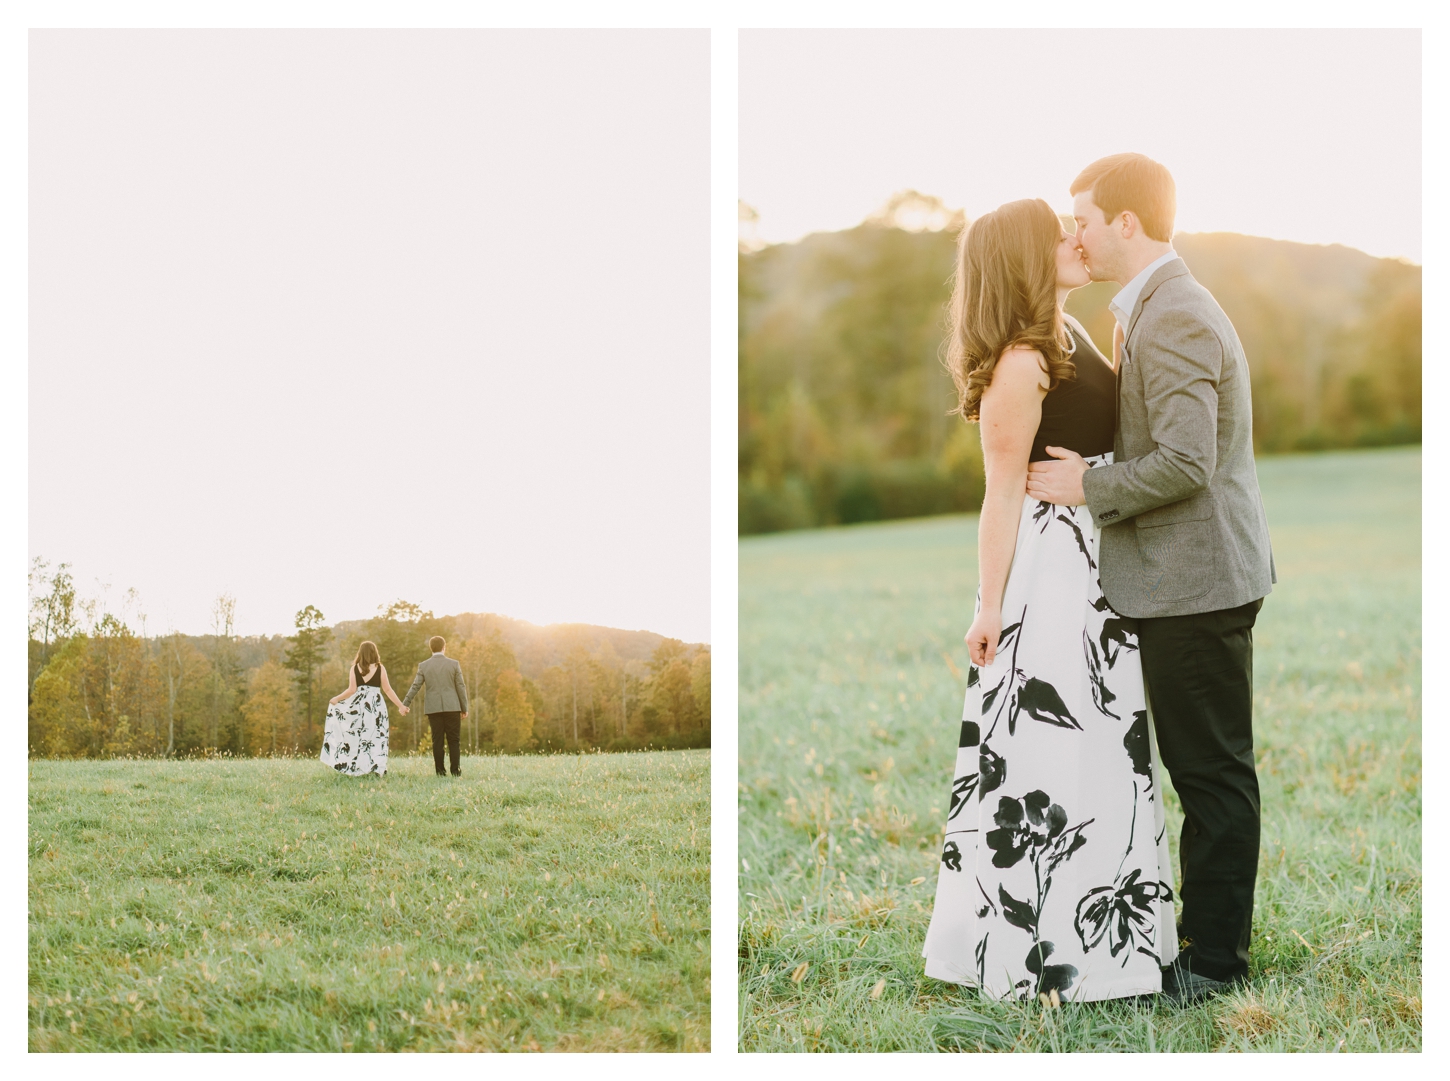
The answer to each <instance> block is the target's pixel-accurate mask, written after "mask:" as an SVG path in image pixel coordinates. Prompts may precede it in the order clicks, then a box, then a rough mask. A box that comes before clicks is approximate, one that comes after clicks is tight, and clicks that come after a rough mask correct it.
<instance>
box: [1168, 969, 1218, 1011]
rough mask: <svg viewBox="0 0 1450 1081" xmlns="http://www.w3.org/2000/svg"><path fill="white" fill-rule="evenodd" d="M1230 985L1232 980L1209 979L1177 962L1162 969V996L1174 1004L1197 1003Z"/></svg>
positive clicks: (1187, 1004) (1192, 1004) (1190, 1004)
mask: <svg viewBox="0 0 1450 1081" xmlns="http://www.w3.org/2000/svg"><path fill="white" fill-rule="evenodd" d="M1232 986H1233V982H1232V981H1226V980H1213V979H1209V977H1207V976H1200V975H1198V974H1197V973H1196V972H1194V971H1192V970H1191V969H1189V968H1186V967H1184V966H1182V965H1178V964H1173V965H1169V966H1168V967H1167V968H1165V969H1164V970H1163V997H1164V998H1165V999H1167V1000H1168V1001H1169V1002H1171V1003H1173V1005H1175V1006H1194V1005H1197V1004H1198V1003H1200V1002H1203V1001H1204V1000H1205V999H1209V998H1212V997H1213V996H1214V995H1218V994H1222V993H1223V992H1224V991H1227V990H1229V989H1230V988H1231V987H1232Z"/></svg>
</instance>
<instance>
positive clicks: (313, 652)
mask: <svg viewBox="0 0 1450 1081" xmlns="http://www.w3.org/2000/svg"><path fill="white" fill-rule="evenodd" d="M324 618H325V617H324V616H323V614H322V613H321V612H319V611H318V610H317V609H316V608H314V607H313V606H312V605H310V604H309V605H308V606H307V607H306V608H304V609H302V611H300V612H298V613H297V618H296V620H295V621H294V624H293V625H294V626H295V627H296V628H297V633H296V634H294V635H293V636H292V637H291V638H288V639H287V641H288V642H289V643H290V645H289V646H288V648H287V659H286V660H284V661H283V662H282V666H283V667H284V668H288V669H291V671H292V672H293V681H294V682H295V683H296V684H297V690H298V697H299V698H300V699H301V700H302V701H303V703H304V704H305V705H304V708H305V709H306V711H307V712H306V714H305V716H304V718H303V727H304V730H309V729H310V728H311V726H312V718H313V712H312V703H313V687H314V684H315V682H316V681H315V679H314V678H313V677H314V675H315V673H316V672H317V668H318V666H319V665H320V664H321V663H322V661H323V646H325V645H326V644H327V641H328V639H330V638H331V637H332V631H331V630H330V629H329V628H328V627H327V626H326V625H325V624H324V622H323V620H324ZM290 716H291V715H290V714H289V718H290ZM296 746H297V733H296V730H295V729H294V728H293V727H292V726H291V725H290V724H289V725H288V732H287V749H288V750H292V749H294V748H295V747H296Z"/></svg>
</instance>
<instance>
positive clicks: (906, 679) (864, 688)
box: [739, 448, 1421, 1051]
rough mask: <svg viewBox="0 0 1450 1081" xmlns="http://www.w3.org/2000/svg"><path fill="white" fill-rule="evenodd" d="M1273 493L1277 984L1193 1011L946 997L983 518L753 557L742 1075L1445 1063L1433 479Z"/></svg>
mask: <svg viewBox="0 0 1450 1081" xmlns="http://www.w3.org/2000/svg"><path fill="white" fill-rule="evenodd" d="M1259 475H1260V479H1261V482H1262V485H1263V491H1264V500H1265V503H1266V506H1267V509H1268V515H1269V524H1270V528H1271V530H1272V532H1273V539H1274V551H1275V556H1276V560H1277V565H1278V573H1279V584H1278V586H1277V587H1276V588H1275V590H1274V593H1273V594H1272V596H1270V597H1269V599H1268V600H1267V601H1266V602H1265V605H1264V608H1263V612H1262V613H1261V615H1260V617H1259V623H1258V629H1257V631H1256V634H1255V644H1256V651H1255V732H1256V749H1257V755H1258V767H1259V780H1260V785H1261V790H1262V797H1263V808H1264V827H1263V845H1262V861H1261V866H1260V871H1259V886H1258V897H1257V908H1256V918H1255V924H1254V939H1253V945H1252V973H1251V975H1252V982H1251V985H1250V986H1249V987H1248V988H1246V989H1244V990H1241V991H1236V992H1235V993H1233V994H1230V995H1227V996H1225V997H1223V998H1220V999H1217V1000H1213V1001H1211V1002H1209V1003H1208V1004H1206V1005H1203V1006H1199V1007H1194V1008H1188V1009H1175V1008H1173V1007H1171V1006H1168V1005H1166V1004H1157V1003H1138V1002H1117V1003H1101V1004H1091V1005H1082V1006H1071V1005H1069V1006H1068V1007H1066V1008H1064V1009H1061V1010H1045V1009H1042V1008H1041V1007H1039V1006H1037V1005H1035V1004H1034V1005H1031V1006H1026V1005H1019V1004H1015V1003H998V1002H993V1001H988V1000H982V999H978V998H977V997H976V996H975V995H974V994H973V993H972V992H970V991H967V990H964V989H962V988H959V987H956V986H954V985H950V984H944V983H939V982H937V981H934V980H929V979H927V978H926V977H925V976H924V975H923V974H922V960H921V944H922V940H923V938H924V936H925V934H926V927H927V922H928V919H929V917H930V908H931V903H932V899H933V896H934V889H935V883H936V874H937V857H938V852H939V846H940V844H941V834H940V830H941V828H942V820H943V812H944V809H945V808H946V806H947V797H948V790H949V787H950V782H951V770H952V765H953V757H954V754H955V748H956V743H957V735H958V728H959V723H958V721H959V718H960V716H961V701H962V692H963V689H964V686H965V669H966V667H967V663H968V662H967V657H966V651H965V647H964V646H963V644H962V634H963V633H964V632H965V630H966V628H967V626H968V624H969V623H970V622H971V615H972V600H973V597H974V595H975V588H976V543H975V542H976V519H975V518H974V517H965V516H960V517H948V518H934V519H924V520H917V521H910V522H898V523H888V524H881V525H869V526H857V527H850V528H843V529H833V530H820V531H812V532H802V533H794V534H779V535H775V536H768V537H759V538H751V539H747V540H743V541H742V542H741V544H740V658H741V660H740V672H741V676H740V680H741V688H740V695H741V699H740V700H741V706H740V812H741V813H740V854H741V857H742V860H741V866H740V869H739V870H740V884H741V885H740V888H741V894H742V896H741V927H740V931H739V935H740V939H739V942H740V981H741V982H740V990H739V994H740V1010H741V1012H740V1016H741V1023H740V1025H741V1027H740V1033H739V1044H740V1047H741V1048H742V1049H743V1050H750V1051H785V1050H797V1051H850V1050H870V1051H893V1050H908V1051H929V1050H933V1049H936V1050H1004V1051H1005V1050H1021V1051H1049V1050H1050V1051H1084V1050H1101V1051H1135V1050H1141V1051H1150V1050H1157V1051H1212V1050H1246V1051H1247V1050H1260V1051H1281V1050H1305V1051H1336V1050H1339V1051H1391V1050H1397V1051H1414V1050H1418V1049H1419V1048H1420V1039H1421V1015H1420V942H1421V937H1420V912H1421V897H1420V660H1421V657H1420V453H1419V450H1418V448H1415V449H1393V450H1378V451H1362V452H1349V453H1334V454H1323V455H1315V456H1293V457H1281V458H1268V459H1263V460H1261V461H1260V462H1259ZM1165 802H1166V803H1167V805H1168V808H1169V814H1170V820H1169V836H1170V837H1171V838H1174V839H1175V853H1174V858H1175V862H1176V859H1177V853H1176V838H1177V831H1178V828H1179V824H1180V823H1181V821H1182V815H1181V811H1180V810H1179V808H1178V805H1177V801H1176V798H1175V797H1174V796H1173V794H1172V793H1171V791H1170V792H1169V793H1168V794H1167V799H1166V801H1165Z"/></svg>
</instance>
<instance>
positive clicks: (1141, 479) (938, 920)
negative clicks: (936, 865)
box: [922, 154, 1275, 1003]
mask: <svg viewBox="0 0 1450 1081" xmlns="http://www.w3.org/2000/svg"><path fill="white" fill-rule="evenodd" d="M1070 191H1071V194H1072V195H1073V196H1074V204H1073V214H1074V217H1075V219H1076V224H1077V228H1076V232H1075V234H1072V233H1068V232H1066V231H1065V230H1064V229H1063V227H1062V223H1061V221H1060V220H1059V219H1058V217H1057V216H1056V215H1055V214H1054V213H1053V212H1052V210H1051V208H1050V207H1049V206H1048V205H1047V203H1045V202H1043V201H1042V200H1040V199H1026V200H1022V201H1019V202H1015V203H1008V204H1006V205H1005V206H1002V207H1000V208H998V209H997V210H996V211H994V212H992V213H990V214H986V215H984V216H983V217H981V218H979V219H977V220H976V221H974V222H973V223H972V224H971V226H970V227H969V228H968V229H967V230H965V232H964V233H963V236H962V238H961V242H960V247H959V259H958V265H957V272H956V282H955V291H954V295H953V298H952V307H951V316H952V334H951V338H950V341H949V343H948V359H949V363H950V366H951V369H952V375H953V378H954V380H955V382H956V385H957V390H958V394H959V398H960V412H961V413H962V415H963V417H964V418H966V419H968V420H975V421H978V422H979V423H980V426H981V435H982V450H983V456H984V460H985V464H986V475H987V490H986V497H985V499H984V501H983V504H982V516H981V522H980V535H979V540H978V555H979V561H980V575H979V582H980V585H979V589H978V593H977V608H976V616H975V618H974V620H973V622H972V626H971V629H970V630H969V631H968V632H967V636H966V637H967V645H968V647H969V649H970V652H971V661H972V664H971V668H970V670H969V672H968V677H967V695H966V704H965V706H964V709H963V714H962V728H961V740H960V745H959V749H958V751H957V765H956V775H955V780H954V781H953V782H952V792H951V803H950V809H949V810H948V812H947V821H946V827H945V834H946V836H945V839H944V842H943V847H942V856H941V869H940V874H939V878H938V881H937V891H936V907H935V909H934V911H933V914H932V919H931V926H930V928H929V930H928V931H927V936H926V943H925V945H924V947H923V950H922V954H923V956H924V957H925V958H926V974H927V975H928V976H932V977H934V978H936V979H940V980H945V981H948V982H952V983H960V984H967V985H969V986H973V987H976V988H978V989H979V990H980V991H981V993H983V994H985V995H989V996H991V997H993V998H1006V997H1016V998H1022V999H1031V998H1033V997H1036V996H1039V995H1040V996H1043V997H1044V998H1046V1000H1047V1001H1049V1002H1052V1003H1056V1002H1058V1001H1061V1000H1070V1001H1079V1002H1083V1001H1091V1000H1096V999H1109V998H1122V997H1127V996H1136V995H1145V994H1154V993H1158V992H1162V993H1163V994H1165V995H1166V996H1167V997H1169V998H1170V999H1172V1000H1173V1001H1175V1002H1179V1003H1188V1002H1193V1001H1197V1000H1199V999H1201V998H1203V997H1205V996H1207V995H1211V994H1214V993H1216V992H1218V991H1220V990H1222V989H1224V988H1225V987H1226V986H1228V985H1230V984H1233V983H1236V982H1238V981H1241V980H1243V979H1245V978H1246V977H1247V974H1248V958H1249V954H1248V949H1249V929H1250V925H1251V923H1252V919H1253V906H1254V880H1255V876H1256V873H1257V869H1258V856H1259V789H1258V779H1257V776H1256V774H1255V772H1254V756H1253V731H1252V702H1253V692H1252V677H1253V626H1254V619H1255V617H1256V616H1257V614H1258V611H1259V608H1260V606H1261V605H1262V604H1263V598H1264V596H1265V595H1267V594H1268V593H1269V591H1270V589H1271V586H1272V583H1273V582H1274V581H1275V574H1274V564H1273V557H1272V555H1271V553H1270V549H1269V529H1268V522H1267V520H1266V519H1265V516H1264V509H1263V504H1262V501H1261V499H1260V496H1259V486H1258V478H1257V475H1256V473H1255V471H1254V458H1253V442H1252V422H1251V416H1250V401H1249V369H1248V364H1247V362H1246V360H1245V359H1244V353H1243V348H1242V346H1241V345H1240V344H1239V339H1238V335H1237V334H1236V333H1235V332H1234V328H1233V325H1232V324H1231V323H1230V322H1229V319H1228V317H1227V316H1226V315H1225V314H1224V312H1223V310H1222V309H1221V308H1220V307H1219V306H1218V304H1217V303H1216V302H1215V301H1214V299H1213V297H1212V296H1211V295H1210V294H1209V292H1208V291H1207V290H1206V289H1204V288H1203V286H1201V285H1199V284H1198V282H1196V281H1195V280H1194V279H1193V276H1192V275H1191V274H1189V272H1188V268H1187V267H1186V266H1185V265H1184V263H1183V260H1182V259H1180V258H1179V257H1178V256H1177V254H1176V253H1175V252H1174V251H1173V248H1172V245H1171V243H1170V241H1171V238H1172V236H1173V216H1174V211H1175V189H1174V184H1173V178H1172V176H1170V175H1169V173H1168V170H1167V169H1165V168H1164V167H1163V166H1162V165H1160V164H1158V163H1157V162H1154V161H1152V160H1150V159H1149V158H1146V157H1144V156H1143V155H1141V154H1117V155H1114V156H1112V157H1108V158H1103V159H1102V160H1100V161H1097V162H1094V163H1093V164H1092V165H1090V166H1088V167H1087V168H1086V169H1085V170H1083V172H1082V174H1081V175H1080V176H1079V177H1078V178H1077V180H1076V181H1074V182H1073V184H1072V187H1071V189H1070ZM1089 281H1115V282H1118V283H1120V284H1121V285H1122V286H1123V288H1122V290H1121V291H1120V292H1119V293H1118V294H1117V296H1116V297H1115V298H1114V300H1113V301H1112V302H1111V303H1110V305H1109V308H1110V310H1111V312H1112V314H1113V316H1114V318H1115V320H1116V325H1115V327H1114V334H1113V342H1114V348H1113V352H1114V354H1115V356H1114V358H1113V359H1112V360H1109V359H1108V358H1105V357H1104V356H1103V355H1102V354H1101V353H1099V352H1098V350H1097V349H1096V348H1094V346H1093V343H1092V341H1091V340H1090V339H1089V338H1088V336H1087V334H1086V332H1085V331H1084V330H1083V328H1082V326H1081V325H1079V324H1078V323H1077V322H1076V321H1075V320H1074V319H1073V318H1072V317H1071V316H1069V315H1067V314H1066V313H1065V312H1064V311H1063V310H1062V309H1063V303H1064V301H1065V300H1066V298H1067V295H1068V294H1069V293H1070V292H1071V291H1072V290H1074V289H1076V288H1078V287H1080V286H1083V285H1087V284H1088V282H1089ZM1160 753H1161V759H1160ZM1160 760H1161V762H1162V764H1163V765H1165V766H1167V768H1168V774H1169V776H1170V777H1171V778H1172V781H1173V787H1174V789H1175V790H1176V791H1177V793H1178V796H1179V799H1180V800H1181V802H1182V804H1183V812H1184V819H1185V821H1184V824H1183V832H1182V835H1181V839H1180V844H1179V859H1180V868H1181V871H1182V876H1181V884H1180V886H1179V893H1180V894H1181V900H1182V904H1183V912H1182V921H1181V923H1179V924H1177V925H1175V922H1174V911H1173V901H1174V895H1173V888H1172V885H1171V882H1172V878H1173V874H1172V868H1171V866H1170V861H1169V854H1168V840H1167V829H1166V826H1165V823H1164V814H1163V801H1162V795H1161V792H1160V789H1159V772H1158V771H1159V763H1160Z"/></svg>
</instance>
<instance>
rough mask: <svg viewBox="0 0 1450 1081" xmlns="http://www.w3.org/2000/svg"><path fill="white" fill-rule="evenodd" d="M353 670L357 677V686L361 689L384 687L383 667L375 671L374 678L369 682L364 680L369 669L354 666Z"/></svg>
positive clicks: (380, 666)
mask: <svg viewBox="0 0 1450 1081" xmlns="http://www.w3.org/2000/svg"><path fill="white" fill-rule="evenodd" d="M352 670H353V674H354V675H355V676H356V677H357V685H358V686H359V687H377V688H379V689H381V688H382V686H383V666H382V665H377V666H376V667H375V668H374V669H373V678H372V679H369V680H364V679H363V673H364V672H365V671H367V669H365V668H363V667H361V666H360V665H353V667H352Z"/></svg>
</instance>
